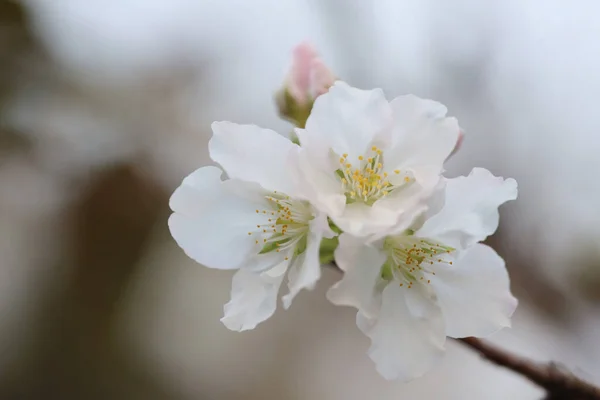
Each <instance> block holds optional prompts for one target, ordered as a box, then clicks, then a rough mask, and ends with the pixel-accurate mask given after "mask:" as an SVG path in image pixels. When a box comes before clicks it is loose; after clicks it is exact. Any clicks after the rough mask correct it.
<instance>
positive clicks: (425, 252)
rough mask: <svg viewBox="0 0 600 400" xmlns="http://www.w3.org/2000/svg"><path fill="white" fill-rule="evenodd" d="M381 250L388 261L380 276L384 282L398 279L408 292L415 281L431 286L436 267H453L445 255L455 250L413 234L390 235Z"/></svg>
mask: <svg viewBox="0 0 600 400" xmlns="http://www.w3.org/2000/svg"><path fill="white" fill-rule="evenodd" d="M383 248H384V250H385V251H386V252H387V254H388V258H387V260H386V262H385V263H384V264H383V266H382V268H381V277H382V278H383V279H384V280H386V281H391V280H394V279H395V280H398V281H399V282H400V286H405V285H406V286H407V287H408V288H409V289H410V288H411V287H412V285H413V284H414V283H415V282H421V283H430V282H431V275H435V272H434V271H433V270H434V269H435V265H436V264H438V265H439V264H448V265H452V261H448V255H449V254H450V253H452V252H453V251H454V250H455V249H454V248H452V247H449V246H444V245H443V244H440V243H436V242H434V241H432V240H428V239H423V238H419V237H416V236H413V235H399V236H390V237H388V238H386V239H385V242H384V244H383Z"/></svg>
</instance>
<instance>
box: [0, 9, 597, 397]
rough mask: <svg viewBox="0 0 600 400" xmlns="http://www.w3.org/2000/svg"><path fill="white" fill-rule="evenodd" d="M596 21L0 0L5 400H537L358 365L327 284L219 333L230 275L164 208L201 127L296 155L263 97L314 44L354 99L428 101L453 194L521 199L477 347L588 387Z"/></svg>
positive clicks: (510, 385) (198, 148)
mask: <svg viewBox="0 0 600 400" xmlns="http://www.w3.org/2000/svg"><path fill="white" fill-rule="evenodd" d="M599 13H600V3H598V2H596V1H593V0H571V1H568V2H567V1H562V0H527V1H523V0H497V1H496V0H489V1H481V0H385V1H384V0H377V1H375V0H374V1H364V0H287V1H280V0H251V1H248V0H227V1H225V0H203V1H199V0H120V1H110V0H52V1H48V0H27V1H22V2H18V1H9V0H0V398H1V399H9V400H12V399H67V400H70V399H143V400H162V399H176V400H191V399H224V400H229V399H231V400H237V399H297V400H303V399H311V400H312V399H324V400H329V399H333V400H335V399H340V400H341V399H343V400H349V399H382V400H388V399H389V400H392V399H393V400H396V399H457V400H459V399H460V400H464V399H509V398H510V399H524V400H525V399H537V398H540V397H541V396H542V393H541V391H540V390H538V389H537V388H535V387H533V386H532V385H531V384H530V383H529V382H527V381H525V380H523V379H522V378H520V377H518V376H516V375H513V374H512V373H510V372H508V371H504V370H501V369H498V368H496V367H494V366H492V365H490V364H487V363H486V362H484V361H482V360H480V359H479V358H478V357H477V356H475V355H474V354H473V353H472V352H470V351H469V350H467V349H465V348H463V347H461V346H460V345H459V344H456V343H453V342H450V343H449V344H448V355H447V357H446V359H445V360H444V362H443V363H442V364H441V365H439V366H438V367H437V368H436V369H435V370H434V371H432V372H431V373H430V374H429V375H427V376H426V377H424V378H422V379H420V380H417V381H414V382H411V383H409V384H401V383H393V382H386V381H384V380H383V379H382V378H381V377H379V376H378V375H377V373H376V371H375V368H374V367H373V365H372V364H371V361H370V360H369V359H368V357H367V356H366V350H367V348H368V345H369V343H368V339H367V338H366V337H363V336H362V335H361V334H360V332H359V331H358V329H357V328H356V326H355V323H354V311H353V310H352V309H349V308H340V307H338V308H335V307H333V306H332V305H330V304H328V302H327V301H326V300H325V297H324V293H325V290H326V289H327V287H328V286H330V285H331V284H332V283H333V282H335V281H336V280H337V279H338V278H339V276H338V272H336V271H335V270H333V269H325V273H324V278H323V280H322V281H321V282H320V283H319V285H318V287H317V288H316V290H315V291H314V292H303V293H302V294H301V295H300V296H299V297H298V298H297V299H296V301H295V302H294V305H293V306H292V308H291V309H290V310H289V311H286V312H277V313H276V315H275V317H274V318H272V319H270V320H269V321H267V322H265V323H263V324H261V325H260V326H259V327H258V328H257V329H256V330H254V331H251V332H245V333H233V332H229V331H228V330H226V329H225V328H224V326H222V324H221V323H220V322H219V318H220V317H221V313H222V305H223V304H224V303H225V302H226V301H227V300H228V297H229V288H230V279H231V274H230V273H228V272H223V271H212V270H209V269H206V268H203V267H201V266H199V265H196V264H195V263H194V262H192V261H191V260H189V259H187V258H186V257H185V255H184V254H183V252H182V251H181V250H180V249H179V248H178V247H177V246H176V244H175V243H174V241H173V240H172V239H171V237H170V236H169V233H168V230H167V225H166V220H167V218H168V215H169V209H168V197H169V194H170V193H171V192H172V191H173V189H174V188H175V187H177V185H178V184H179V183H180V181H181V179H182V178H183V177H184V176H185V175H186V174H188V173H189V172H191V171H192V170H194V169H195V168H198V167H200V166H203V165H206V164H208V163H210V160H209V159H208V156H207V148H206V144H207V141H208V139H209V137H210V123H211V122H212V121H214V120H231V121H235V122H239V123H254V124H257V125H261V126H263V127H269V128H273V129H276V130H278V131H280V132H282V133H283V134H287V133H288V132H289V131H290V129H291V126H290V125H289V124H287V123H286V122H283V121H281V120H280V119H278V117H277V114H276V110H275V106H274V103H273V92H274V91H275V90H277V89H278V88H279V86H280V85H281V83H282V81H283V79H284V77H285V73H286V70H287V68H288V67H289V63H290V56H291V49H292V48H293V47H294V46H295V45H296V44H297V43H299V42H301V41H304V40H308V41H310V42H312V43H313V44H314V45H315V46H316V47H317V48H318V49H319V51H320V52H321V54H322V57H323V59H324V60H325V61H326V62H327V64H328V65H329V66H330V67H331V68H332V69H333V70H334V71H335V72H336V74H337V75H338V76H340V77H342V78H343V79H344V80H346V81H348V82H350V83H351V84H353V85H355V86H358V87H362V88H372V87H382V88H383V89H384V90H385V92H386V94H387V95H388V97H389V98H392V97H395V96H397V95H400V94H404V93H408V92H411V93H415V94H417V95H419V96H422V97H430V98H433V99H437V100H439V101H441V102H443V103H445V104H446V105H448V108H449V109H450V113H451V114H452V115H454V116H456V117H458V119H459V121H460V123H461V126H462V127H463V128H464V130H465V131H466V138H465V141H464V144H463V147H462V149H461V150H460V152H459V153H458V154H457V155H455V156H454V157H453V159H452V160H451V161H450V162H449V165H448V174H449V175H452V176H454V175H458V174H466V173H468V172H469V170H470V169H471V168H472V167H473V166H481V167H485V168H488V169H490V170H491V171H492V172H493V173H495V174H496V175H502V176H511V177H514V178H516V179H517V180H518V182H519V185H520V198H519V200H518V201H517V202H513V203H510V204H507V205H505V206H503V208H502V223H501V228H500V230H499V232H498V234H497V235H495V236H494V237H493V238H492V239H491V240H490V243H491V244H492V245H493V246H494V247H495V248H496V249H497V250H498V251H499V252H500V254H502V255H503V256H504V257H505V258H506V260H507V263H508V267H509V270H510V273H511V278H512V286H513V291H514V292H515V294H516V295H517V297H518V298H519V300H520V307H519V308H518V310H517V312H516V314H515V317H514V322H513V328H512V329H509V330H504V331H502V332H500V333H498V334H496V335H494V336H493V337H492V338H491V340H492V341H493V342H496V343H498V344H500V345H502V346H503V347H505V348H507V349H510V350H514V351H517V352H519V353H521V354H523V355H526V356H530V357H533V358H535V359H537V360H540V361H544V360H557V361H560V362H561V363H563V364H564V365H565V366H566V367H568V368H570V369H572V370H574V371H575V372H576V373H577V374H578V375H580V376H581V377H584V378H585V379H589V380H591V381H593V382H596V383H600V345H599V343H600V307H599V306H600V224H599V223H600V211H599V207H600V179H598V176H599V173H600V158H599V157H598V154H599V153H600V112H598V108H599V105H600V101H599V100H598V99H599V96H598V93H599V92H600V40H598V39H599V38H600V25H599V24H598V23H597V16H598V14H599Z"/></svg>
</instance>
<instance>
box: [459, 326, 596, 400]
mask: <svg viewBox="0 0 600 400" xmlns="http://www.w3.org/2000/svg"><path fill="white" fill-rule="evenodd" d="M459 341H460V342H461V343H462V344H464V345H465V346H467V347H469V348H470V349H472V350H475V351H476V352H477V353H479V354H480V355H481V356H482V357H483V358H485V359H486V360H488V361H490V362H492V363H494V364H496V365H499V366H501V367H504V368H508V369H510V370H511V371H513V372H515V373H517V374H519V375H521V376H523V377H525V378H527V379H529V380H530V381H531V382H533V383H535V384H536V385H538V386H540V387H542V388H543V389H545V390H546V392H547V397H546V399H553V400H558V399H565V400H567V399H568V400H594V399H600V388H598V387H596V386H594V385H592V384H590V383H588V382H585V381H583V380H581V379H579V378H578V377H576V376H575V375H573V374H572V373H571V372H569V371H567V370H565V369H562V368H559V367H558V365H556V364H555V363H548V364H541V363H537V362H535V361H532V360H529V359H527V358H523V357H521V356H519V355H516V354H513V353H510V352H508V351H506V350H504V349H501V348H499V347H497V346H494V345H492V344H490V343H489V342H486V341H483V340H480V339H477V338H474V337H469V338H464V339H459Z"/></svg>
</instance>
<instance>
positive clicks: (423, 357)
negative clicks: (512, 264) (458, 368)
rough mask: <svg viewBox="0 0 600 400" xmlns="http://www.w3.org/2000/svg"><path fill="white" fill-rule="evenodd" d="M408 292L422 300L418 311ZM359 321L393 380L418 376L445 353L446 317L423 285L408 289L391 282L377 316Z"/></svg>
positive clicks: (380, 368)
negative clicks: (374, 318) (374, 319)
mask: <svg viewBox="0 0 600 400" xmlns="http://www.w3.org/2000/svg"><path fill="white" fill-rule="evenodd" d="M407 296H409V297H410V303H411V304H412V305H413V306H414V305H415V304H419V307H418V312H415V311H414V310H411V309H410V308H409V303H408V301H407ZM359 314H360V312H359ZM359 320H360V321H359ZM357 325H358V326H359V328H360V329H361V330H363V332H364V333H365V334H366V335H367V336H369V337H370V338H371V348H370V349H369V356H370V357H371V359H372V360H373V361H374V362H375V364H376V365H377V371H378V372H379V373H380V374H381V375H382V376H383V377H384V378H386V379H389V380H392V379H400V380H403V381H408V380H411V379H415V378H418V377H420V376H422V375H423V374H424V373H426V372H427V371H428V370H430V369H431V368H432V366H433V365H434V364H435V363H436V362H437V361H438V360H439V359H440V358H441V357H442V355H443V353H444V343H445V340H446V336H445V334H444V322H443V318H442V315H441V312H440V310H439V308H438V307H437V305H436V304H435V303H433V302H431V300H430V299H429V298H428V296H427V294H426V293H425V292H424V290H423V287H422V285H416V286H414V287H413V288H411V289H407V288H401V287H399V286H398V285H397V284H396V283H390V284H389V285H388V286H387V287H386V288H385V289H384V290H383V294H382V304H381V311H380V313H379V316H378V318H377V320H376V321H373V319H368V318H367V319H365V318H364V317H358V316H357Z"/></svg>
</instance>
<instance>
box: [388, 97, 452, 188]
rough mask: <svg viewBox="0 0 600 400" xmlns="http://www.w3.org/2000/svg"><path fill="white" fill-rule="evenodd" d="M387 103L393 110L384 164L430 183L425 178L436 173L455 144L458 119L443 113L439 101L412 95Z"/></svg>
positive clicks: (425, 184) (427, 178)
mask: <svg viewBox="0 0 600 400" xmlns="http://www.w3.org/2000/svg"><path fill="white" fill-rule="evenodd" d="M390 106H391V108H392V110H393V114H394V130H393V135H392V138H393V141H394V142H393V145H392V147H391V148H390V149H389V150H387V151H386V152H385V160H386V164H387V165H388V167H389V168H390V169H401V170H407V169H408V170H410V171H411V172H413V175H414V177H415V179H416V180H417V182H420V183H421V184H422V185H424V186H431V184H429V183H428V181H430V180H431V179H434V180H435V177H436V176H437V175H439V174H440V172H441V170H442V165H443V163H444V161H445V160H446V159H447V158H448V156H449V155H450V153H451V152H452V150H453V149H454V147H455V146H456V142H457V141H458V137H459V133H460V128H459V126H458V122H457V121H456V119H455V118H450V117H445V115H446V112H447V109H446V107H445V106H443V105H442V104H440V103H438V102H436V101H433V100H427V99H421V98H419V97H416V96H413V95H406V96H400V97H397V98H395V99H394V100H392V101H391V102H390ZM435 183H436V182H434V183H433V185H435Z"/></svg>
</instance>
